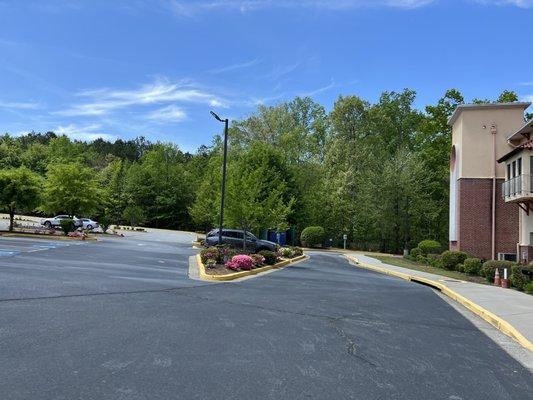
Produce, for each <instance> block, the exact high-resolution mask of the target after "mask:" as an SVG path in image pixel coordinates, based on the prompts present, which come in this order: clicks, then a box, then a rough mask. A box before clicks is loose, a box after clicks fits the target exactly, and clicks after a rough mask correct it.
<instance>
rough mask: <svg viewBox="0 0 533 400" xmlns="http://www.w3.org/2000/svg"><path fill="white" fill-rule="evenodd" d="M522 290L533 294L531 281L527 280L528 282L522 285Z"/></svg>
mask: <svg viewBox="0 0 533 400" xmlns="http://www.w3.org/2000/svg"><path fill="white" fill-rule="evenodd" d="M524 292H526V293H527V294H533V282H529V283H528V284H526V286H525V287H524Z"/></svg>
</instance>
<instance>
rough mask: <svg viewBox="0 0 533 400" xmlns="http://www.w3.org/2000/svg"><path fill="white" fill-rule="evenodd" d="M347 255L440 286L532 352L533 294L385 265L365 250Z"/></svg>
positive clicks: (380, 269)
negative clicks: (363, 252)
mask: <svg viewBox="0 0 533 400" xmlns="http://www.w3.org/2000/svg"><path fill="white" fill-rule="evenodd" d="M345 255H346V256H347V257H348V258H349V259H351V260H352V261H354V262H356V263H357V264H358V265H359V266H361V267H363V268H367V269H371V270H374V271H377V272H380V273H385V274H389V275H393V276H397V277H399V278H402V279H406V280H412V281H419V282H422V283H425V284H428V285H430V286H433V287H436V288H438V289H440V290H441V291H442V292H443V293H444V294H446V295H447V296H449V297H451V298H453V299H454V300H456V301H458V302H459V303H461V304H463V305H464V306H465V307H467V308H468V309H470V310H471V311H473V312H474V313H476V314H478V315H479V316H481V317H482V318H483V319H485V320H486V321H488V322H489V323H491V324H492V325H494V326H495V327H496V328H498V329H499V330H501V331H502V332H504V333H505V334H507V335H509V336H511V337H512V338H514V339H515V340H517V341H518V342H519V343H520V344H521V345H522V346H524V347H525V348H528V349H529V350H531V351H533V296H531V295H528V294H525V293H521V292H518V291H516V290H511V289H502V288H500V287H495V286H489V285H480V284H477V283H471V282H465V281H459V280H456V279H452V278H447V277H444V276H441V275H434V274H430V273H427V272H420V271H415V270H412V269H407V268H402V267H397V266H394V265H390V264H385V263H383V262H381V261H379V260H377V259H375V258H372V257H368V256H365V255H364V254H362V253H355V252H346V253H345Z"/></svg>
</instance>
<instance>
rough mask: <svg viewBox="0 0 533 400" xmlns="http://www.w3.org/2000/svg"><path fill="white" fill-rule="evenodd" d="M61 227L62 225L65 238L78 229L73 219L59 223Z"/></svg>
mask: <svg viewBox="0 0 533 400" xmlns="http://www.w3.org/2000/svg"><path fill="white" fill-rule="evenodd" d="M59 225H61V229H62V230H63V233H64V234H65V236H67V235H68V234H69V233H70V232H72V231H74V230H75V229H76V226H75V225H74V220H73V219H62V220H61V221H60V222H59Z"/></svg>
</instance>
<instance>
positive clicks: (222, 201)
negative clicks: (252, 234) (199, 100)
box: [211, 111, 229, 245]
mask: <svg viewBox="0 0 533 400" xmlns="http://www.w3.org/2000/svg"><path fill="white" fill-rule="evenodd" d="M211 115H212V116H213V117H215V119H216V120H217V121H219V122H223V123H224V161H223V162H222V196H221V197H220V224H219V225H220V227H219V230H218V244H219V245H221V244H222V226H223V225H224V198H225V196H226V159H227V157H228V124H229V119H227V118H226V119H222V118H220V117H219V116H218V115H217V114H215V113H214V112H213V111H211Z"/></svg>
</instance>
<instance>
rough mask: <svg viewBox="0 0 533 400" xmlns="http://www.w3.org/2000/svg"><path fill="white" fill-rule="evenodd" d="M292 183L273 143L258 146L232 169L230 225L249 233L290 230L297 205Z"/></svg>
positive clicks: (230, 168)
mask: <svg viewBox="0 0 533 400" xmlns="http://www.w3.org/2000/svg"><path fill="white" fill-rule="evenodd" d="M291 184H292V179H291V175H290V172H289V170H288V168H287V166H286V164H285V162H284V160H283V157H282V155H281V154H280V153H279V152H278V151H276V149H274V148H273V147H272V146H271V145H269V144H266V143H254V144H253V145H252V146H251V147H250V149H249V150H247V151H246V152H244V153H243V154H241V155H240V156H239V157H238V158H237V159H236V160H234V161H233V162H232V163H231V164H230V167H229V169H228V184H227V200H226V208H225V215H226V223H227V224H228V226H235V227H239V228H241V229H243V230H245V231H257V230H258V229H259V228H261V227H263V228H274V229H279V230H282V229H286V228H287V227H288V223H289V220H290V214H291V212H292V207H293V205H294V197H293V194H292V191H291ZM243 239H244V238H243ZM245 245H246V243H245V241H244V240H243V246H245Z"/></svg>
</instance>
